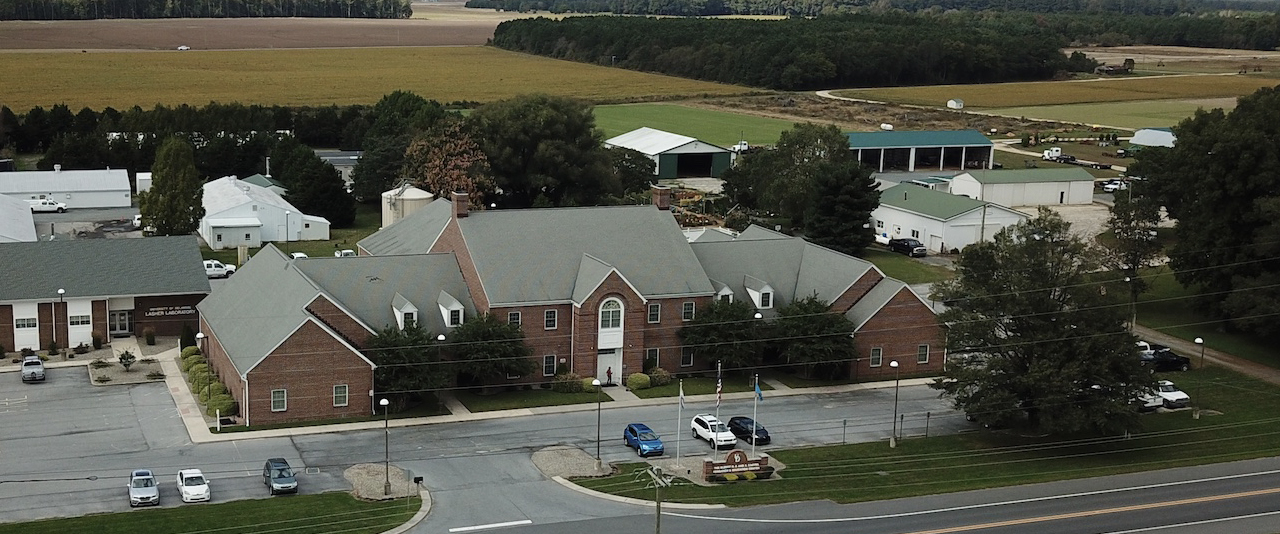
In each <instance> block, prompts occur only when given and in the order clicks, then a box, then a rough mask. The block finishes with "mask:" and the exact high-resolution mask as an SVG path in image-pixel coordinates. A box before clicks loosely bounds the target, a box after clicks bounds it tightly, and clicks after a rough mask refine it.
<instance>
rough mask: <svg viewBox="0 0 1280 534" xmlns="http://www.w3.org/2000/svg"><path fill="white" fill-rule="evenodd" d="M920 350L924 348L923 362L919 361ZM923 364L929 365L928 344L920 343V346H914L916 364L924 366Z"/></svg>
mask: <svg viewBox="0 0 1280 534" xmlns="http://www.w3.org/2000/svg"><path fill="white" fill-rule="evenodd" d="M921 348H924V359H923V360H921V359H920V349H921ZM925 363H929V344H928V343H921V344H919V345H916V364H925Z"/></svg>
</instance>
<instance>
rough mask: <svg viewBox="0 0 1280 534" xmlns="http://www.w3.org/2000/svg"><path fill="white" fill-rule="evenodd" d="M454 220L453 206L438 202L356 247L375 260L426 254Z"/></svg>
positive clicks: (449, 203) (377, 233)
mask: <svg viewBox="0 0 1280 534" xmlns="http://www.w3.org/2000/svg"><path fill="white" fill-rule="evenodd" d="M452 216H453V203H451V202H449V201H448V200H443V199H437V200H436V201H434V202H432V203H430V204H427V205H426V206H423V207H422V208H420V209H418V210H417V211H415V212H413V213H410V214H409V215H408V216H407V217H405V218H403V219H400V220H399V221H396V222H395V224H392V225H391V226H388V227H386V228H383V229H381V230H378V231H377V232H374V233H373V235H370V236H369V237H366V238H364V239H361V240H360V242H359V243H356V245H358V246H359V247H360V248H362V249H364V250H366V251H368V252H369V253H370V254H373V255H375V256H384V255H389V254H422V253H425V252H427V251H428V250H429V249H430V248H431V245H432V244H433V243H435V240H436V238H437V237H439V236H440V232H442V231H444V227H445V225H446V224H448V223H449V218H450V217H452Z"/></svg>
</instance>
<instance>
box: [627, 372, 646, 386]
mask: <svg viewBox="0 0 1280 534" xmlns="http://www.w3.org/2000/svg"><path fill="white" fill-rule="evenodd" d="M627 387H629V388H631V389H649V375H646V374H644V373H631V374H629V375H627Z"/></svg>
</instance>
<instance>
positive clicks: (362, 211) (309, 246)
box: [200, 204, 382, 264]
mask: <svg viewBox="0 0 1280 534" xmlns="http://www.w3.org/2000/svg"><path fill="white" fill-rule="evenodd" d="M381 209H382V208H380V207H379V206H378V205H377V204H356V220H355V223H354V224H352V226H351V227H350V228H335V229H332V230H330V231H329V237H330V239H329V240H328V241H290V242H288V243H283V242H279V243H275V246H276V248H278V249H280V250H281V251H284V252H303V253H305V254H306V255H307V256H310V257H313V258H318V257H321V256H332V255H333V252H334V251H335V250H342V249H352V250H355V248H356V243H357V242H359V241H360V240H361V239H364V238H366V237H369V235H370V234H373V233H374V232H377V231H378V227H379V226H381V225H382V211H381ZM258 250H260V249H256V248H251V249H249V256H253V255H254V254H257V253H258ZM200 251H201V253H202V254H204V257H205V258H206V259H216V260H219V261H221V262H222V263H232V264H238V262H237V261H236V251H235V249H228V250H213V249H211V248H209V247H207V246H204V247H200Z"/></svg>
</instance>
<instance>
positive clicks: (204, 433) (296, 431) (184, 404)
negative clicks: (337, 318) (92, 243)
mask: <svg viewBox="0 0 1280 534" xmlns="http://www.w3.org/2000/svg"><path fill="white" fill-rule="evenodd" d="M172 352H173V354H170V353H169V352H166V353H165V354H164V355H165V356H167V358H161V359H160V360H161V362H162V365H165V366H166V367H164V371H165V382H166V383H167V384H169V386H170V387H169V390H170V392H171V393H173V397H174V402H175V403H176V404H177V405H178V409H179V412H180V413H181V414H182V422H183V423H184V424H185V425H186V427H187V433H188V434H189V435H190V436H191V441H192V443H211V442H219V441H239V440H246V439H255V438H268V437H288V436H306V435H313V434H328V433H332V432H348V431H352V430H370V429H373V430H377V429H381V428H382V426H383V422H382V421H362V422H359V423H339V424H333V425H322V426H306V427H294V428H275V429H270V430H249V431H245V432H232V433H228V434H215V433H213V432H211V431H210V430H209V427H208V423H206V422H205V420H204V417H203V416H202V415H200V409H199V405H198V404H196V402H195V398H193V397H192V396H191V391H190V389H189V388H188V387H187V385H186V383H185V382H183V380H182V374H181V373H180V372H178V371H179V370H178V366H177V365H178V364H177V362H176V361H175V358H176V355H177V351H176V350H175V351H172ZM168 366H172V372H170V370H171V368H170V367H168ZM932 381H933V379H932V378H908V379H903V380H902V381H901V385H903V386H918V385H924V384H928V383H929V382H932ZM774 382H775V381H767V382H766V383H768V384H769V385H771V386H773V387H774V388H775V389H773V390H771V391H766V392H764V395H765V397H766V398H767V397H783V396H792V395H823V394H829V393H846V392H851V391H864V390H872V389H882V388H891V387H893V384H894V381H892V380H888V381H884V382H865V383H860V384H842V385H838V386H821V387H812V388H789V387H786V386H785V385H783V384H781V383H777V384H774ZM779 386H781V387H779ZM607 389H621V388H607ZM626 394H627V395H630V396H632V397H635V394H634V393H631V392H629V391H628V392H626ZM754 395H755V393H754V392H751V391H744V392H740V393H725V394H723V395H722V398H724V399H729V400H746V399H750V398H751V397H753V396H754ZM619 396H620V397H621V396H622V395H619ZM611 398H612V396H611ZM715 398H716V396H715V395H714V394H708V395H686V396H685V402H688V403H697V402H711V401H714V400H715ZM454 402H456V401H454ZM677 402H679V401H678V399H677V398H676V397H660V398H656V399H641V398H639V397H636V398H635V399H634V400H614V401H612V402H608V403H604V404H603V405H602V409H605V410H614V409H619V408H635V407H640V406H662V405H675V404H676V403H677ZM452 404H453V403H449V402H447V401H446V406H450V407H451V409H452V408H453V406H452ZM457 406H461V404H460V403H459V404H458V405H457ZM595 409H596V403H594V402H592V403H587V404H570V405H565V406H542V407H538V408H518V409H513V410H495V411H492V412H478V413H471V412H470V411H466V409H465V407H464V408H463V409H462V411H464V412H465V413H459V412H454V413H450V414H449V415H434V416H430V417H411V418H404V419H395V420H392V421H391V422H390V423H388V424H390V426H394V427H397V428H401V427H409V426H421V425H435V424H441V423H459V422H466V421H484V420H491V419H507V418H512V417H523V416H526V415H542V414H555V413H572V412H585V411H593V410H595Z"/></svg>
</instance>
